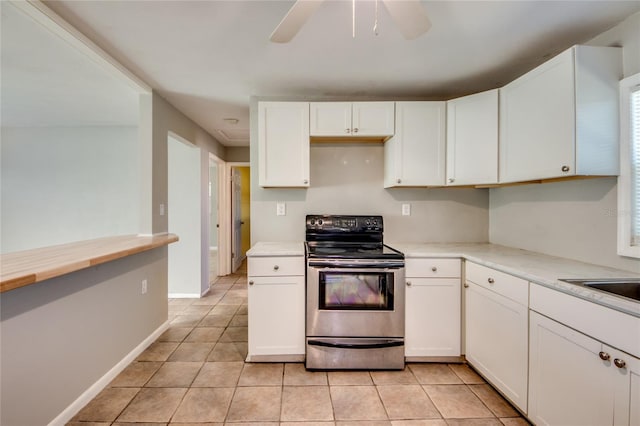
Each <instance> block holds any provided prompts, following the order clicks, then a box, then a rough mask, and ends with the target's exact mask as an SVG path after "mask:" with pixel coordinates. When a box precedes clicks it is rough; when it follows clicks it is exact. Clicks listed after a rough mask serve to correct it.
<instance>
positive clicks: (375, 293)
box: [319, 272, 393, 311]
mask: <svg viewBox="0 0 640 426" xmlns="http://www.w3.org/2000/svg"><path fill="white" fill-rule="evenodd" d="M319 275H320V276H319V280H320V298H319V299H320V306H319V308H320V309H332V310H335V309H342V310H376V311H380V310H382V311H392V310H393V273H387V272H370V273H368V272H357V273H348V272H320V273H319Z"/></svg>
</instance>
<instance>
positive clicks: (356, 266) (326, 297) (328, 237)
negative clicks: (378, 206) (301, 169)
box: [306, 215, 404, 370]
mask: <svg viewBox="0 0 640 426" xmlns="http://www.w3.org/2000/svg"><path fill="white" fill-rule="evenodd" d="M306 261H307V307H306V311H307V323H306V339H307V340H306V367H307V368H308V369H389V370H393V369H403V368H404V255H403V254H402V253H400V252H399V251H397V250H395V249H393V248H391V247H389V246H387V245H385V244H384V243H383V221H382V216H328V215H309V216H307V218H306Z"/></svg>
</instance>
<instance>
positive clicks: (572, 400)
mask: <svg viewBox="0 0 640 426" xmlns="http://www.w3.org/2000/svg"><path fill="white" fill-rule="evenodd" d="M530 353H531V355H530V373H529V374H530V379H529V380H530V394H529V417H530V419H531V420H532V421H533V422H534V423H536V424H538V425H563V426H570V425H576V426H578V425H579V426H587V425H593V426H605V425H626V426H631V425H639V424H640V359H638V358H635V357H632V356H631V355H629V354H626V353H624V352H621V351H618V350H616V349H613V348H611V347H608V346H607V345H605V344H603V343H602V342H600V341H598V340H595V339H593V338H591V337H589V336H587V335H585V334H582V333H580V332H578V331H575V330H573V329H571V328H569V327H566V326H564V325H562V324H560V323H559V322H556V321H553V320H551V319H549V318H547V317H544V316H542V315H540V314H538V313H536V312H533V311H531V346H530Z"/></svg>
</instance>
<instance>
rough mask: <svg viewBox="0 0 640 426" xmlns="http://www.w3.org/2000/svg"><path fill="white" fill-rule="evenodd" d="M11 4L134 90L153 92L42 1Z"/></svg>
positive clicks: (31, 0) (32, 0) (35, 0)
mask: <svg viewBox="0 0 640 426" xmlns="http://www.w3.org/2000/svg"><path fill="white" fill-rule="evenodd" d="M11 4H12V5H13V6H16V7H17V8H18V9H20V10H21V11H23V12H24V13H26V14H27V15H29V16H30V17H31V18H32V19H33V20H35V21H36V22H37V23H39V24H40V25H42V26H43V27H45V28H46V29H48V30H49V31H51V32H52V33H53V34H55V35H57V36H58V37H60V38H61V39H62V40H64V41H65V42H67V43H68V44H69V45H71V46H72V47H74V48H75V49H77V50H78V51H80V52H81V53H82V54H84V55H85V56H87V58H89V59H90V60H92V61H93V62H95V63H96V64H97V65H98V66H100V67H101V68H102V69H104V70H105V71H107V72H108V73H110V74H111V75H113V76H114V77H116V78H118V79H119V80H121V81H123V82H124V83H126V84H127V85H128V86H130V87H131V88H132V89H133V90H135V91H137V92H139V93H144V94H151V91H152V89H151V87H150V86H149V85H147V83H145V82H144V81H143V80H141V79H140V78H138V76H136V75H135V74H133V73H132V72H131V71H129V70H128V69H127V68H125V67H124V66H123V65H122V64H120V63H119V62H118V61H116V60H115V59H114V58H113V57H112V56H111V55H109V54H108V53H107V52H105V51H104V50H102V49H101V48H100V47H98V45H97V44H95V43H94V42H92V41H91V40H89V38H87V37H86V36H85V35H84V34H82V33H81V32H80V31H78V30H77V29H75V28H74V27H73V26H71V25H70V24H69V23H68V22H67V21H65V20H64V19H62V18H61V17H60V16H59V15H58V14H56V13H55V12H54V11H52V10H51V9H49V7H47V6H46V5H45V4H44V3H42V2H41V1H38V0H28V1H15V2H11Z"/></svg>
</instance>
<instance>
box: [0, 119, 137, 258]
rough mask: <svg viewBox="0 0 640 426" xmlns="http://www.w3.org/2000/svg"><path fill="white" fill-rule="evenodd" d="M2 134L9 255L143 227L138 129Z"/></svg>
mask: <svg viewBox="0 0 640 426" xmlns="http://www.w3.org/2000/svg"><path fill="white" fill-rule="evenodd" d="M1 137H2V144H1V158H2V160H1V161H2V164H1V175H0V188H1V189H0V197H1V198H2V216H1V229H2V232H1V240H0V248H1V252H2V253H7V252H12V251H18V250H25V249H30V248H35V247H42V246H49V245H55V244H62V243H67V242H71V241H78V240H85V239H92V238H98V237H103V236H111V235H119V234H136V233H137V232H138V226H139V222H140V211H139V202H138V196H139V194H140V183H139V181H140V173H139V169H138V163H139V161H138V153H139V150H138V130H137V127H53V128H52V127H37V128H16V127H14V128H4V127H3V128H2V135H1Z"/></svg>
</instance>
